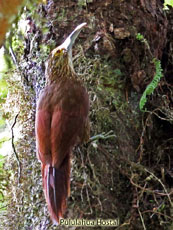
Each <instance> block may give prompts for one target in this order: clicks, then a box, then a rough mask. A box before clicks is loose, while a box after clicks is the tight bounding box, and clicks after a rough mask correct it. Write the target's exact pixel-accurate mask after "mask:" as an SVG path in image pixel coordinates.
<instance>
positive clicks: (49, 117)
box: [35, 23, 90, 225]
mask: <svg viewBox="0 0 173 230" xmlns="http://www.w3.org/2000/svg"><path fill="white" fill-rule="evenodd" d="M85 26H86V23H82V24H80V25H78V26H77V27H76V28H75V29H74V30H73V32H72V33H71V34H70V35H69V36H68V37H67V38H66V39H65V41H64V42H63V43H62V44H61V45H59V46H58V47H57V48H55V49H53V50H52V52H51V53H50V55H49V56H48V59H47V62H46V68H45V76H46V85H45V88H44V89H43V90H42V91H41V93H40V95H39V99H38V103H37V106H36V122H35V132H36V148H37V158H38V159H39V161H41V172H42V182H43V190H44V195H45V199H46V202H47V206H48V211H49V214H50V217H51V219H52V221H53V223H54V224H56V225H58V224H59V222H60V219H61V218H64V214H65V211H66V208H67V199H68V197H69V196H70V169H71V154H72V150H73V148H74V146H76V145H78V144H81V143H85V142H87V141H88V140H89V133H90V125H89V117H88V114H89V95H88V92H87V89H86V88H85V86H84V84H83V82H82V80H81V79H80V77H79V76H78V75H77V73H76V72H75V70H74V67H73V62H72V46H73V44H74V42H75V40H76V38H77V37H78V35H79V33H80V31H81V30H82V28H83V27H85Z"/></svg>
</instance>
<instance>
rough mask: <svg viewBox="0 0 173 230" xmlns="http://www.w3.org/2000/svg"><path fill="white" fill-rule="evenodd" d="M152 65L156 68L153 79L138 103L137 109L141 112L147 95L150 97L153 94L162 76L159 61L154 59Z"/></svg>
mask: <svg viewBox="0 0 173 230" xmlns="http://www.w3.org/2000/svg"><path fill="white" fill-rule="evenodd" d="M153 63H154V64H155V68H156V73H155V75H154V78H153V80H152V81H151V82H150V84H149V85H148V86H147V87H146V89H145V91H144V93H143V95H142V97H141V99H140V102H139V108H140V110H141V111H144V110H143V108H144V106H145V104H146V102H147V96H148V95H151V94H152V93H153V91H154V90H155V88H157V86H158V84H159V82H160V79H161V77H162V76H163V74H162V71H163V70H162V67H161V64H160V60H158V59H156V58H154V59H153Z"/></svg>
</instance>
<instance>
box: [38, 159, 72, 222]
mask: <svg viewBox="0 0 173 230" xmlns="http://www.w3.org/2000/svg"><path fill="white" fill-rule="evenodd" d="M42 176H43V188H44V194H45V198H46V202H47V205H48V210H49V213H50V216H51V219H52V221H53V222H54V224H59V220H60V218H63V214H64V212H65V209H66V200H67V197H68V196H69V195H70V156H69V155H68V156H66V158H65V159H64V161H63V163H62V164H61V166H60V167H59V168H55V167H52V166H50V165H42Z"/></svg>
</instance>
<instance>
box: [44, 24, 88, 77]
mask: <svg viewBox="0 0 173 230" xmlns="http://www.w3.org/2000/svg"><path fill="white" fill-rule="evenodd" d="M85 25H86V23H85V22H84V23H82V24H80V25H78V26H77V27H76V28H75V29H74V30H73V32H72V33H71V34H70V35H69V36H68V37H67V38H66V40H65V41H64V42H63V43H62V44H61V45H60V46H58V47H57V48H55V49H54V50H52V52H51V54H50V56H49V58H48V62H47V66H46V75H48V77H50V75H51V74H53V75H56V76H57V75H59V76H60V75H61V72H62V73H64V72H65V73H66V72H67V70H66V68H69V69H70V71H72V72H74V69H73V62H72V47H73V44H74V42H75V40H76V38H77V37H78V35H79V33H80V31H81V30H82V28H83V27H84V26H85ZM59 76H57V77H59Z"/></svg>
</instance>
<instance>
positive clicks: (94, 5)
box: [9, 0, 173, 230]
mask: <svg viewBox="0 0 173 230" xmlns="http://www.w3.org/2000/svg"><path fill="white" fill-rule="evenodd" d="M36 12H37V14H38V15H39V20H38V15H37V16H36V14H34V13H33V16H32V17H30V18H29V20H30V24H29V25H30V29H29V31H28V33H27V34H26V37H25V42H26V41H27V42H26V43H27V46H26V47H25V50H24V54H23V56H22V58H23V59H24V61H25V62H26V63H27V65H28V66H30V68H28V69H27V70H25V71H26V76H27V80H28V82H29V83H28V85H27V84H26V85H27V87H28V88H27V90H28V89H30V88H32V89H33V91H32V95H33V97H31V98H30V101H31V104H32V106H33V107H34V106H35V102H34V97H35V98H36V99H37V98H38V95H39V92H40V90H41V89H42V88H43V87H44V81H45V77H44V62H45V60H46V58H47V56H48V54H49V52H50V50H51V49H52V48H54V47H56V46H58V45H59V44H61V43H62V41H63V40H64V39H65V38H66V37H67V35H68V34H69V33H70V32H71V31H72V30H73V29H74V28H75V26H77V25H79V24H80V23H82V22H87V25H88V27H87V28H85V29H84V30H83V31H82V32H81V34H80V36H79V39H78V41H77V43H76V45H74V49H73V57H74V66H75V70H76V72H77V73H79V74H81V78H82V79H83V80H84V82H85V85H86V87H87V89H88V91H89V95H90V120H91V136H95V135H98V134H102V135H100V136H97V137H98V139H96V138H94V139H95V140H94V141H92V140H91V141H90V142H89V143H88V144H86V145H84V146H82V147H76V148H75V150H74V152H73V161H72V167H73V170H72V177H71V196H70V198H69V200H68V211H67V213H66V218H71V219H76V218H83V219H97V218H101V219H116V218H118V219H119V225H120V229H134V230H138V229H147V230H154V229H158V230H160V229H166V230H170V229H171V226H172V225H171V221H172V219H171V218H172V217H171V213H172V212H173V210H172V208H173V203H172V202H171V198H170V197H171V186H172V183H173V177H172V171H171V169H172V167H173V165H172V161H171V158H172V153H171V149H172V147H173V145H172V143H171V140H172V139H171V138H172V134H173V131H172V130H173V129H172V128H173V127H172V119H173V118H172V104H171V95H172V80H171V76H172V62H171V61H172V53H171V52H172V50H171V47H172V41H171V35H172V26H171V24H170V23H171V22H172V21H171V13H170V14H168V15H166V12H165V11H163V3H162V1H160V0H157V1H156V0H152V1H150V0H129V1H122V0H105V1H102V0H90V1H83V0H81V1H74V0H68V1H65V0H54V1H53V0H48V1H47V4H46V5H39V7H38V8H37V10H36ZM27 14H28V13H27V12H26V15H27ZM168 21H169V22H170V23H169V24H168ZM154 60H157V61H159V60H160V61H161V64H162V68H163V75H164V77H162V78H161V81H160V82H158V83H157V86H158V87H157V88H156V89H155V90H153V93H152V95H150V96H148V97H147V103H146V105H145V108H146V109H147V110H146V111H145V112H142V111H140V109H139V101H140V98H141V96H142V94H143V92H144V90H145V88H146V87H147V85H148V84H149V83H150V82H151V81H152V80H153V78H154V76H155V75H156V73H157V66H156V65H155V64H154ZM21 68H23V71H24V67H23V66H21ZM32 110H34V109H33V108H32ZM33 112H34V111H33ZM32 116H33V113H32ZM32 124H33V125H34V123H32ZM32 147H33V146H32ZM29 149H30V146H28V149H27V150H28V151H29ZM34 151H35V149H34ZM20 157H21V159H23V161H24V162H25V160H24V159H25V156H24V155H23V156H22V155H21V156H20ZM27 158H28V160H29V159H30V160H31V162H34V161H36V159H35V157H33V156H30V157H27ZM24 164H25V169H23V177H24V172H25V173H27V171H28V169H29V166H28V165H27V163H24ZM32 164H33V166H32V168H31V169H30V170H32V171H33V172H32V173H34V174H33V175H32V176H31V175H30V174H29V175H30V176H29V175H28V173H27V175H28V177H30V179H28V178H25V179H26V181H22V184H21V187H24V188H25V187H26V183H31V184H32V187H31V188H30V187H27V189H28V191H31V190H32V189H33V191H34V192H32V193H30V192H28V193H27V191H26V190H27V189H26V188H25V189H24V190H25V191H26V193H27V195H25V198H24V199H25V203H26V206H27V205H28V206H29V200H30V199H32V205H33V206H34V208H33V207H32V208H31V207H30V208H29V210H32V212H33V216H32V217H31V216H30V215H29V214H28V213H27V211H26V209H22V212H21V213H18V214H17V217H16V220H17V219H20V218H19V216H20V215H21V214H22V216H23V218H24V219H22V221H24V220H25V222H26V225H23V226H24V227H23V229H26V228H25V227H26V226H29V223H30V228H27V229H53V228H52V226H51V222H50V221H49V219H48V220H47V219H46V218H47V211H45V201H44V198H43V194H42V192H41V189H42V188H41V182H40V179H39V186H38V187H37V185H36V184H35V181H34V180H35V179H34V178H35V177H37V178H38V177H40V175H39V173H40V171H39V170H38V167H39V166H38V164H36V163H32ZM29 181H30V182H29ZM34 187H35V188H34ZM36 187H37V188H36ZM34 194H38V195H34ZM35 196H36V198H33V197H35ZM31 197H32V198H31ZM34 199H35V200H34ZM42 199H43V200H42ZM16 205H17V204H16ZM11 209H12V207H11ZM33 209H34V211H33ZM45 213H46V214H45ZM38 216H39V218H38ZM45 216H46V217H45ZM20 221H21V220H20ZM20 226H22V225H20ZM61 228H62V227H60V229H61ZM9 229H11V228H9ZM69 229H70V228H69ZM73 229H74V228H73ZM76 229H83V227H78V228H76ZM95 229H101V227H100V226H99V225H98V226H97V227H96V228H95ZM111 229H115V227H112V228H111Z"/></svg>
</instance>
